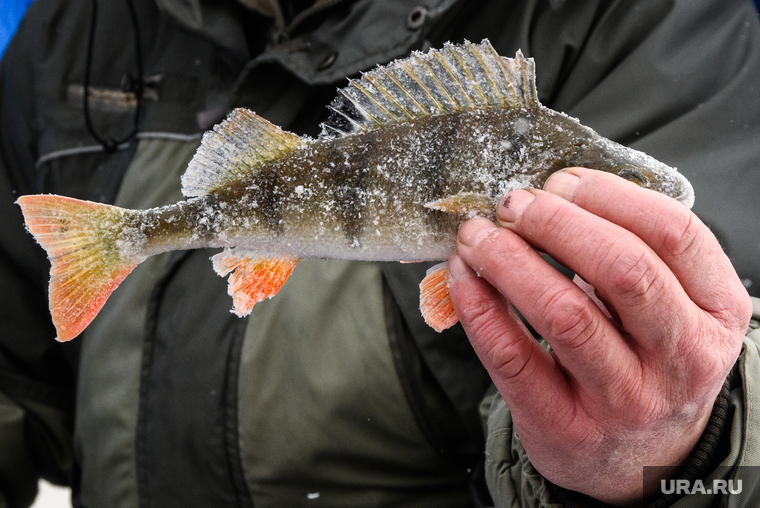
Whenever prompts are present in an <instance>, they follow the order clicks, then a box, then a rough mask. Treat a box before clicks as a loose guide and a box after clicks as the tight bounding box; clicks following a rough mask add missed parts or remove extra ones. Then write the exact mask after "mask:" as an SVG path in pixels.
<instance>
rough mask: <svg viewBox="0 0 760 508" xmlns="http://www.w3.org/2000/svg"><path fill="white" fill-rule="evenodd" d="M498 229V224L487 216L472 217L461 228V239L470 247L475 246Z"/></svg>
mask: <svg viewBox="0 0 760 508" xmlns="http://www.w3.org/2000/svg"><path fill="white" fill-rule="evenodd" d="M495 229H496V224H494V223H493V222H491V221H490V220H488V219H486V218H485V217H475V218H474V219H470V220H468V221H467V222H465V223H464V224H462V227H461V228H460V229H459V241H460V242H461V243H463V244H465V245H467V246H468V247H475V246H476V245H477V244H479V243H480V242H482V241H483V239H484V238H485V237H487V236H488V235H490V234H491V233H492V232H493V231H494V230H495Z"/></svg>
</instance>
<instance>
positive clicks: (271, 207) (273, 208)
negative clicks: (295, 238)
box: [250, 165, 285, 235]
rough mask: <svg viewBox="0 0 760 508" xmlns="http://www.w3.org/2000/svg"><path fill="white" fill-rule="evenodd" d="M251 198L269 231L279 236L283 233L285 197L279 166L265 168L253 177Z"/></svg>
mask: <svg viewBox="0 0 760 508" xmlns="http://www.w3.org/2000/svg"><path fill="white" fill-rule="evenodd" d="M252 176H253V182H252V183H251V186H250V189H251V197H252V198H253V200H254V201H255V202H256V205H257V208H256V211H257V212H258V214H259V216H260V217H261V218H262V219H263V220H264V221H265V222H266V224H267V226H268V227H269V230H270V231H271V232H272V233H273V234H275V235H279V234H280V233H282V220H281V219H282V202H283V197H284V191H285V189H284V188H283V182H282V181H281V177H280V175H279V168H278V167H277V165H273V166H269V167H263V168H261V169H260V170H259V171H257V172H256V173H254V174H253V175H252Z"/></svg>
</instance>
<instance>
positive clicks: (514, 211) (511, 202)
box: [496, 189, 536, 222]
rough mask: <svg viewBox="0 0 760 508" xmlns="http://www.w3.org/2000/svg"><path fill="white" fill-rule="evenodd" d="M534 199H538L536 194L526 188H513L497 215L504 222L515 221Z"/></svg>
mask: <svg viewBox="0 0 760 508" xmlns="http://www.w3.org/2000/svg"><path fill="white" fill-rule="evenodd" d="M534 199H536V196H535V194H532V193H530V192H528V191H526V190H524V189H517V190H513V191H511V192H510V193H509V194H507V196H506V197H505V198H504V200H503V201H502V202H501V206H499V207H498V208H497V210H496V215H497V216H498V218H499V220H500V221H502V222H515V221H516V220H517V219H519V218H520V216H521V215H522V214H523V212H524V211H525V209H526V208H527V207H528V205H529V204H531V202H533V200H534Z"/></svg>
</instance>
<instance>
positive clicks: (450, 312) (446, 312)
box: [420, 263, 459, 332]
mask: <svg viewBox="0 0 760 508" xmlns="http://www.w3.org/2000/svg"><path fill="white" fill-rule="evenodd" d="M447 269H448V263H440V264H438V265H435V266H433V267H431V268H430V269H429V270H428V271H427V275H426V276H425V278H424V279H422V282H421V283H420V311H421V312H422V317H423V318H425V322H426V323H427V324H428V325H430V327H431V328H433V329H434V330H435V331H436V332H442V331H443V330H445V329H446V328H449V327H452V326H454V325H455V324H457V322H458V321H459V317H458V316H457V313H456V311H455V310H454V305H453V304H452V303H451V298H450V297H449V288H448V287H447V285H446V271H447Z"/></svg>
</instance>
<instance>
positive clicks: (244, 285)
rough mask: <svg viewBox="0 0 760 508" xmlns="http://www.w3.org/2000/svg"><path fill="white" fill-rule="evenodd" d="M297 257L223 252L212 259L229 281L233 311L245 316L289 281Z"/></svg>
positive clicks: (229, 250)
mask: <svg viewBox="0 0 760 508" xmlns="http://www.w3.org/2000/svg"><path fill="white" fill-rule="evenodd" d="M298 259H299V258H295V257H290V256H279V257H275V256H267V255H262V254H258V253H253V252H250V251H245V250H242V249H234V248H233V249H224V251H222V252H220V253H219V254H216V255H215V256H213V257H212V258H211V261H212V262H213V263H214V270H215V271H216V273H218V274H219V275H220V276H222V277H224V276H226V275H227V274H228V273H230V272H233V273H232V275H230V277H229V280H228V288H227V293H228V294H229V295H230V296H231V297H232V301H233V305H234V309H233V312H234V313H235V314H236V315H237V316H239V317H243V316H247V315H248V314H250V313H251V309H253V306H254V305H256V304H257V303H258V302H260V301H261V300H263V299H265V298H272V297H273V296H274V295H276V294H277V292H278V291H279V290H280V288H281V287H282V285H283V284H285V281H286V280H288V277H290V274H291V273H292V272H293V269H294V268H295V267H296V264H297V263H298Z"/></svg>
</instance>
